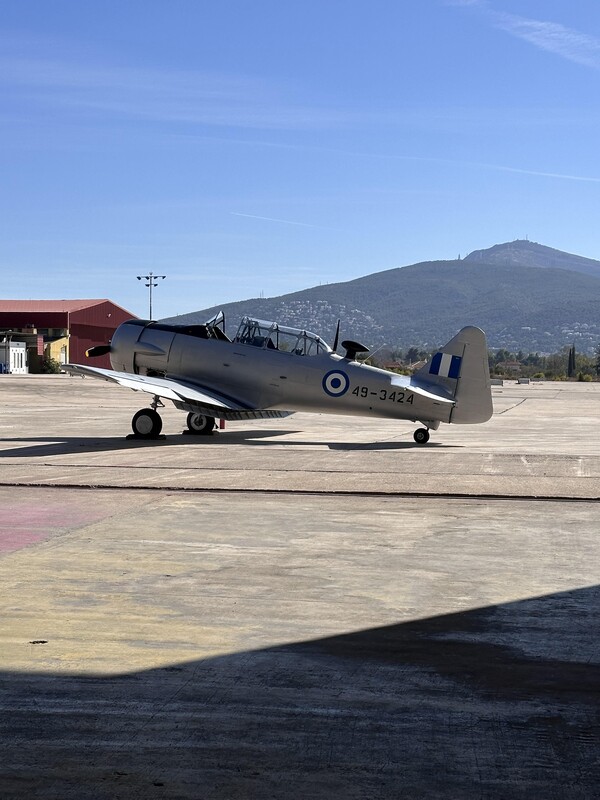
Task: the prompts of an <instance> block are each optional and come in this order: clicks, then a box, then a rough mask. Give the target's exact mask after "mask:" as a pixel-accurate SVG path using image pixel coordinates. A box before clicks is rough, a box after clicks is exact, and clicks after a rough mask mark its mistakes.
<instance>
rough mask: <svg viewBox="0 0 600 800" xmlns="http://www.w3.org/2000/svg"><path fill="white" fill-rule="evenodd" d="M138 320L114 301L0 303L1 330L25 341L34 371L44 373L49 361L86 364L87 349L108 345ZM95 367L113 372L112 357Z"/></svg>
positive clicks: (98, 362) (8, 301)
mask: <svg viewBox="0 0 600 800" xmlns="http://www.w3.org/2000/svg"><path fill="white" fill-rule="evenodd" d="M134 318H136V317H135V314H131V313H130V312H129V311H126V310H125V309H124V308H121V306H119V305H117V304H116V303H113V302H112V300H0V330H2V331H6V332H7V336H8V337H9V338H11V339H13V340H19V341H21V342H25V344H26V347H27V356H28V359H27V360H28V362H29V371H30V372H41V371H42V368H43V362H44V360H45V359H49V358H52V359H55V360H56V361H58V362H59V364H66V363H68V362H74V363H84V362H85V358H86V355H85V351H86V350H88V349H89V348H90V347H94V346H95V345H98V344H106V343H107V342H109V341H110V339H111V338H112V335H113V333H114V332H115V329H116V328H117V327H118V326H119V325H120V324H121V323H122V322H125V321H126V320H128V319H134ZM94 366H98V367H106V368H107V369H110V360H109V357H108V356H107V355H106V356H101V357H99V358H96V359H95V360H94Z"/></svg>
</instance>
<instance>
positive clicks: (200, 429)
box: [187, 411, 215, 436]
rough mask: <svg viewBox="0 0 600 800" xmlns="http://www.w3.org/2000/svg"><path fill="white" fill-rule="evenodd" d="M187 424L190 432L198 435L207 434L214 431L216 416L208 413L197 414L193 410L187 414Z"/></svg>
mask: <svg viewBox="0 0 600 800" xmlns="http://www.w3.org/2000/svg"><path fill="white" fill-rule="evenodd" d="M187 426H188V431H189V432H190V433H193V434H195V435H196V436H207V435H208V434H210V433H212V432H213V429H214V427H215V418H214V417H208V416H207V415H206V414H197V413H196V412H194V411H191V412H190V413H189V414H188V415H187Z"/></svg>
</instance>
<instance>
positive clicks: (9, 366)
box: [0, 341, 29, 375]
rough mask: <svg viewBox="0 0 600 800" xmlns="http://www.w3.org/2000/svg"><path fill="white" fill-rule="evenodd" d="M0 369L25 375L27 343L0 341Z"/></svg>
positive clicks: (26, 370)
mask: <svg viewBox="0 0 600 800" xmlns="http://www.w3.org/2000/svg"><path fill="white" fill-rule="evenodd" d="M0 365H1V367H0V369H1V371H2V372H4V373H7V372H10V373H12V374H13V375H26V374H27V373H28V372H29V368H28V366H27V345H26V344H25V342H6V341H5V342H0Z"/></svg>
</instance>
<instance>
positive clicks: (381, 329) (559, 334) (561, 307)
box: [169, 240, 600, 353]
mask: <svg viewBox="0 0 600 800" xmlns="http://www.w3.org/2000/svg"><path fill="white" fill-rule="evenodd" d="M220 308H222V309H223V310H224V312H225V315H226V319H227V323H228V330H229V332H230V333H233V332H234V329H235V327H236V326H237V323H238V321H239V319H240V318H241V317H242V316H244V315H250V316H255V317H259V318H261V319H269V320H276V321H278V322H280V323H281V324H283V325H290V326H293V327H299V328H305V329H308V330H312V331H314V332H315V333H318V334H319V335H321V336H323V337H324V338H325V339H326V340H328V341H331V340H332V339H333V334H334V331H335V326H336V323H337V320H338V319H341V321H342V322H341V325H342V336H343V337H346V338H352V339H356V340H359V341H362V342H364V343H365V344H366V345H368V346H369V347H371V348H379V347H385V348H387V349H389V350H394V349H399V348H407V347H411V346H416V347H419V348H422V349H423V350H430V349H432V348H433V347H436V346H438V345H439V344H440V343H443V342H445V341H446V340H448V339H449V338H450V337H451V336H453V335H454V334H455V333H456V331H457V330H459V329H460V328H461V327H463V326H464V325H477V326H479V327H481V328H483V330H485V332H486V334H487V337H488V344H489V346H490V348H493V349H505V350H507V351H510V352H516V351H518V350H523V351H525V352H538V353H552V352H556V351H558V350H560V349H561V348H562V347H564V346H565V345H567V344H569V345H570V344H572V343H575V345H576V347H577V350H578V352H581V353H592V352H594V350H595V348H596V347H597V345H598V343H600V311H599V309H600V262H598V261H595V260H593V259H587V258H583V257H582V256H576V255H571V254H569V253H564V252H562V251H559V250H554V249H553V248H549V247H545V246H544V245H539V244H537V243H535V242H530V241H527V240H517V241H514V242H508V243H505V244H500V245H495V246H494V247H492V248H489V249H488V250H476V251H473V252H472V253H470V254H469V255H468V256H466V257H465V258H463V259H460V258H459V259H454V260H448V261H426V262H421V263H419V264H412V265H409V266H405V267H398V268H395V269H390V270H385V271H383V272H376V273H373V274H371V275H366V276H364V277H362V278H357V279H355V280H352V281H346V282H343V283H336V284H326V285H321V286H315V287H311V288H308V289H305V290H303V291H299V292H294V293H292V294H287V295H282V296H280V297H273V298H250V299H248V300H242V301H238V302H232V303H227V304H224V305H222V306H220V307H215V306H213V307H209V308H204V309H200V310H198V311H194V312H191V313H189V314H184V315H181V316H178V317H173V318H171V319H170V320H169V321H172V322H181V323H194V322H203V321H205V320H206V319H208V318H210V317H211V316H213V315H214V314H215V313H216V312H217V311H218V310H219V309H220Z"/></svg>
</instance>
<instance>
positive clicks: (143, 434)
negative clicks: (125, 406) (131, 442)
mask: <svg viewBox="0 0 600 800" xmlns="http://www.w3.org/2000/svg"><path fill="white" fill-rule="evenodd" d="M131 428H132V430H133V434H134V436H135V438H136V439H157V438H158V436H159V434H160V432H161V430H162V419H161V417H160V414H159V413H158V412H157V411H156V410H155V409H154V408H142V410H141V411H138V412H137V414H134V415H133V419H132V420H131Z"/></svg>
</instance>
